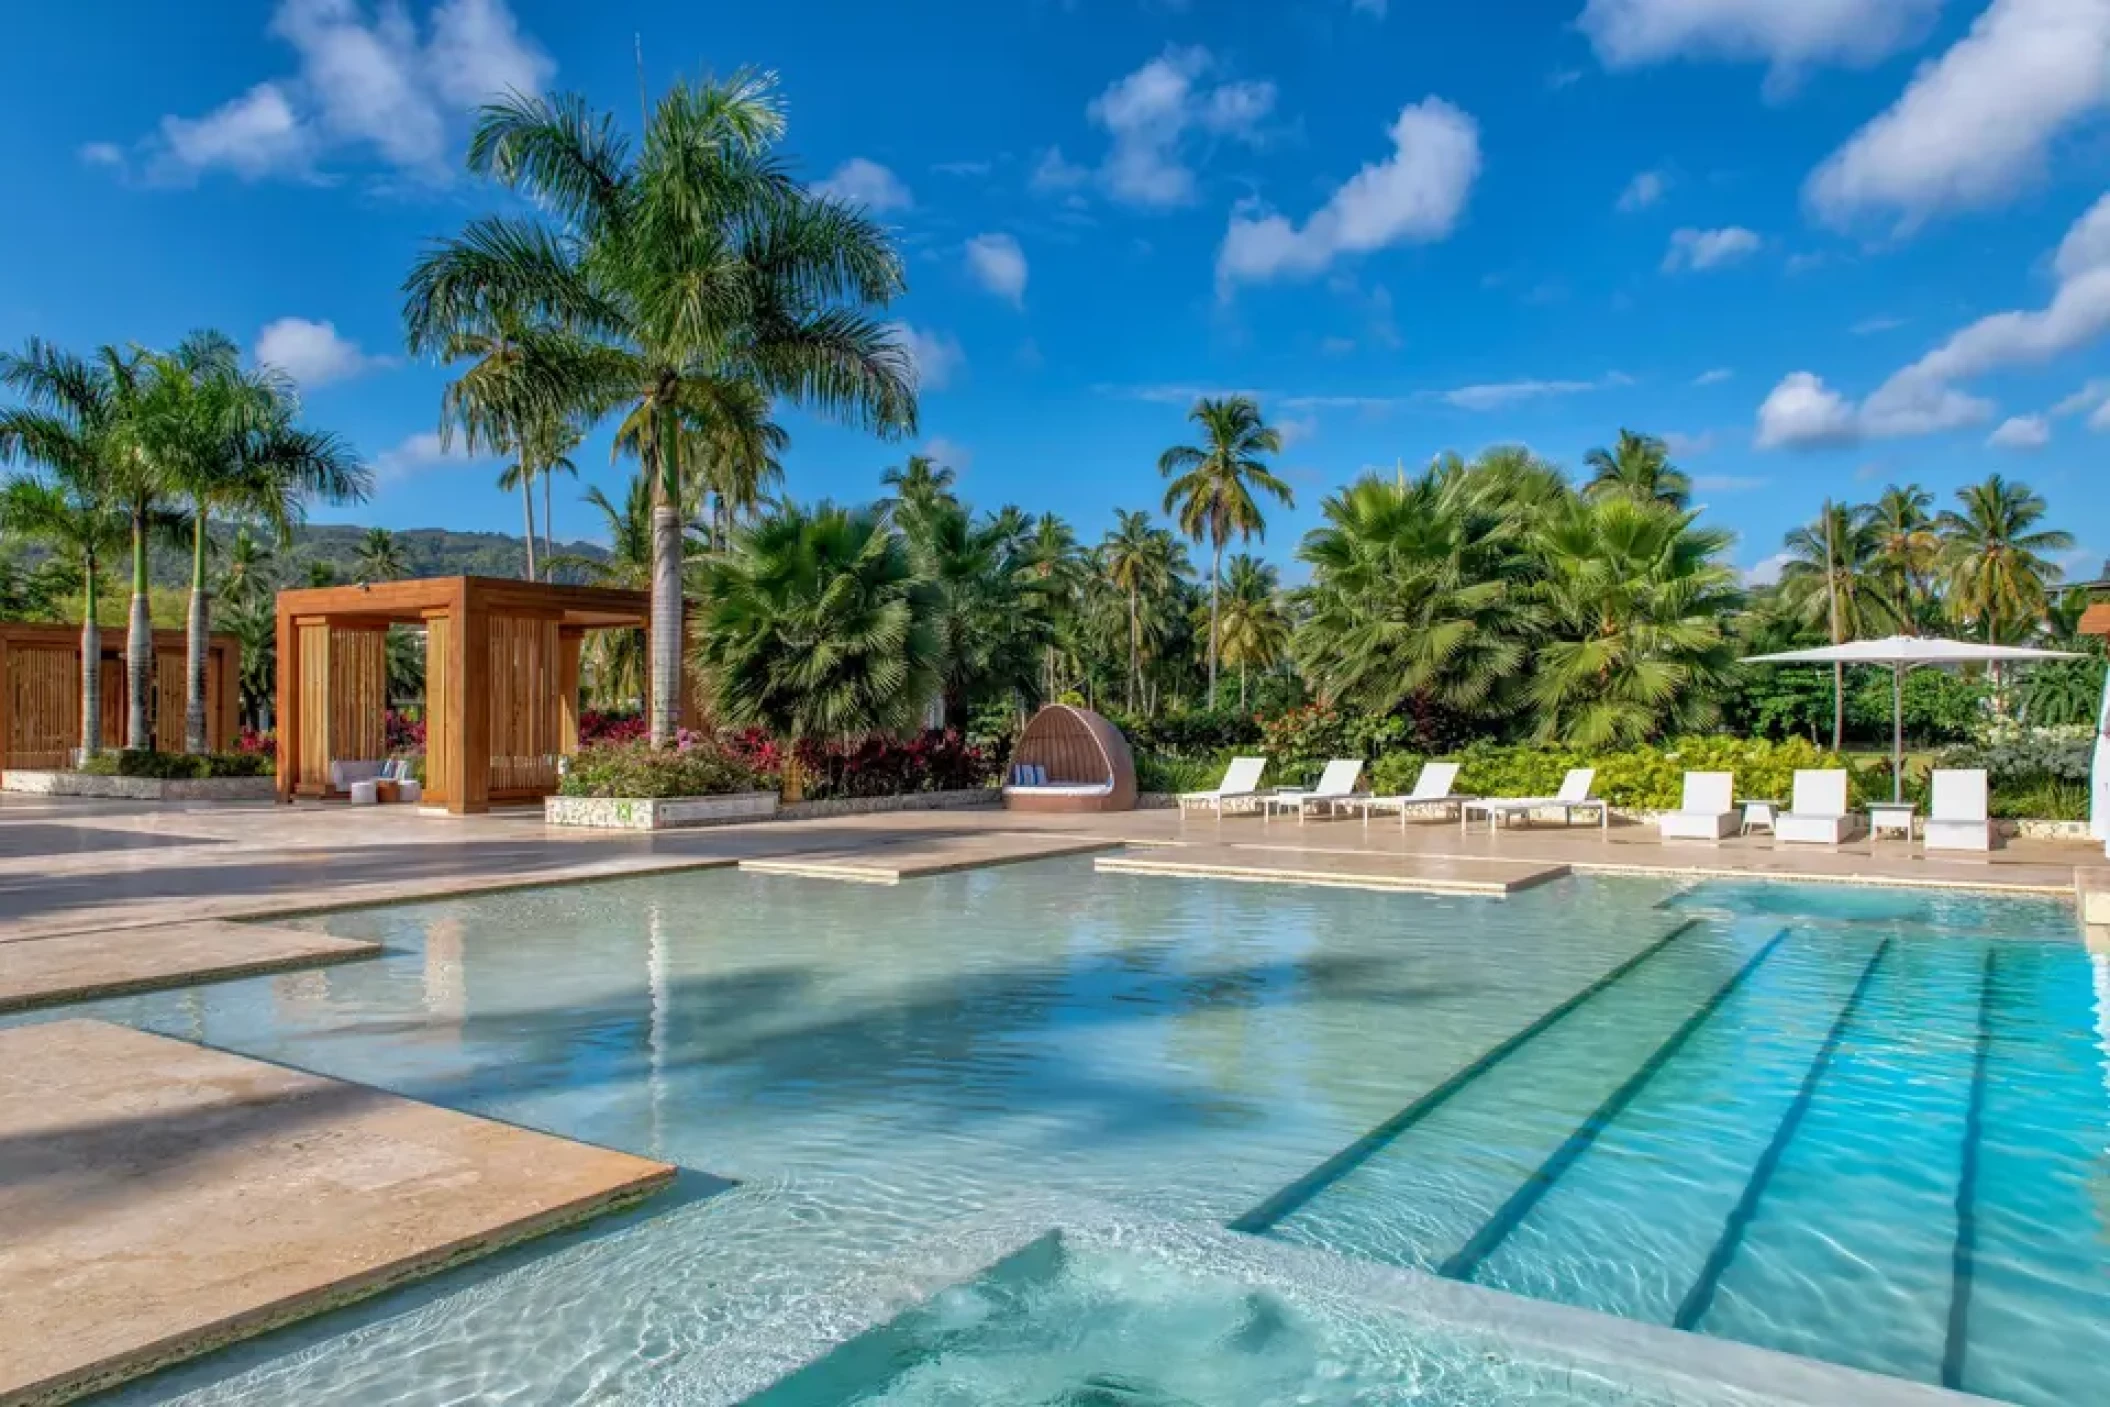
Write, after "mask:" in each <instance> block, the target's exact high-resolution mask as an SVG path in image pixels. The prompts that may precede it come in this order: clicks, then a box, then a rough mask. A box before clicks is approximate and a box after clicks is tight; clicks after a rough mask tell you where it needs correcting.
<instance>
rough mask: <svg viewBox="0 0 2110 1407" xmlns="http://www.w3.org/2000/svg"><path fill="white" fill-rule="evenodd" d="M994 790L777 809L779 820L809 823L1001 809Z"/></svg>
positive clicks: (796, 804)
mask: <svg viewBox="0 0 2110 1407" xmlns="http://www.w3.org/2000/svg"><path fill="white" fill-rule="evenodd" d="M1003 804H1004V794H1003V792H1002V791H1000V790H998V789H997V788H995V787H975V788H973V789H971V790H968V791H912V792H909V793H907V794H906V795H903V796H849V797H843V798H841V799H839V800H835V801H792V802H786V803H785V804H784V805H782V806H779V807H778V808H777V819H778V820H780V821H811V820H815V819H817V818H819V817H822V816H875V815H878V814H880V813H881V812H885V811H967V810H972V809H975V808H977V807H982V806H1001V805H1003Z"/></svg>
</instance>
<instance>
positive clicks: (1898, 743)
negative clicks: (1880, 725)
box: [1890, 664, 1905, 801]
mask: <svg viewBox="0 0 2110 1407" xmlns="http://www.w3.org/2000/svg"><path fill="white" fill-rule="evenodd" d="M1890 799H1891V800H1892V801H1903V800H1904V799H1905V666H1904V665H1903V664H1893V665H1891V666H1890Z"/></svg>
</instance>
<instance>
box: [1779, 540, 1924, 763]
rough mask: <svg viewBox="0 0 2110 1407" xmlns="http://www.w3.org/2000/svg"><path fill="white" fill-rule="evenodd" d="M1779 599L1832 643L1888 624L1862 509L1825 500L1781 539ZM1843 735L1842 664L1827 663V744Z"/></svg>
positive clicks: (1836, 746)
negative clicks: (1829, 720)
mask: <svg viewBox="0 0 2110 1407" xmlns="http://www.w3.org/2000/svg"><path fill="white" fill-rule="evenodd" d="M1782 546H1784V547H1785V548H1786V549H1787V557H1788V560H1787V562H1786V563H1785V564H1783V565H1782V567H1781V569H1780V589H1779V601H1780V605H1781V607H1782V609H1783V610H1785V611H1787V612H1788V613H1789V614H1790V615H1792V616H1794V617H1795V618H1796V619H1798V620H1800V621H1801V622H1802V623H1803V624H1804V625H1805V626H1808V627H1811V628H1814V629H1818V630H1822V631H1824V632H1825V633H1826V635H1827V636H1828V637H1829V638H1830V640H1831V643H1832V644H1834V645H1843V644H1845V643H1846V642H1847V641H1849V640H1858V639H1860V638H1862V636H1863V635H1864V634H1867V633H1870V632H1872V631H1874V630H1879V629H1882V628H1884V627H1886V626H1890V625H1894V624H1895V623H1896V622H1895V619H1894V617H1893V616H1892V615H1891V611H1890V604H1889V600H1888V598H1886V596H1885V595H1884V593H1883V591H1882V590H1881V588H1880V586H1879V584H1878V581H1877V575H1876V546H1877V538H1876V532H1875V529H1874V527H1873V526H1872V525H1871V522H1870V519H1869V516H1868V514H1867V513H1866V512H1865V511H1857V510H1855V509H1852V508H1849V507H1847V506H1846V505H1845V504H1843V503H1833V502H1831V501H1830V500H1827V501H1826V502H1825V505H1824V509H1823V511H1822V512H1820V513H1819V514H1818V515H1817V521H1815V522H1814V523H1808V524H1805V525H1804V526H1802V527H1799V528H1796V529H1794V530H1793V531H1791V532H1790V533H1788V535H1787V537H1786V538H1784V539H1783V540H1782ZM1845 741H1846V666H1845V665H1843V664H1834V665H1833V666H1832V749H1833V750H1834V751H1837V750H1838V749H1839V748H1840V747H1841V746H1842V745H1843V744H1844V743H1845Z"/></svg>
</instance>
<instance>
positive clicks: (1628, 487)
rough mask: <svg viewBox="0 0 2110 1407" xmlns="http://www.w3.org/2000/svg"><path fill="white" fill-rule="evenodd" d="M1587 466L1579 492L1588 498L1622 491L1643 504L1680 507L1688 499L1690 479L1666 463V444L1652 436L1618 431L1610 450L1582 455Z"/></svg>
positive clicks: (1668, 453)
mask: <svg viewBox="0 0 2110 1407" xmlns="http://www.w3.org/2000/svg"><path fill="white" fill-rule="evenodd" d="M1583 463H1584V464H1586V465H1588V466H1589V468H1590V479H1589V482H1587V483H1586V484H1584V485H1583V493H1584V494H1586V495H1588V496H1589V497H1591V498H1603V497H1605V496H1606V495H1608V494H1625V495H1626V496H1627V497H1629V498H1633V499H1637V500H1639V501H1640V502H1643V503H1660V504H1663V505H1664V506H1666V507H1669V508H1683V507H1685V506H1686V504H1688V503H1690V502H1691V501H1692V479H1691V478H1690V477H1689V476H1687V474H1686V473H1685V471H1684V470H1682V469H1680V468H1678V466H1677V465H1675V464H1673V463H1671V462H1670V446H1669V445H1668V444H1666V443H1664V442H1663V441H1662V440H1660V439H1658V438H1656V437H1655V436H1654V435H1637V434H1635V433H1634V432H1633V431H1632V430H1621V431H1620V432H1619V440H1618V442H1617V443H1616V444H1614V445H1613V446H1612V448H1611V449H1608V450H1606V449H1593V450H1591V451H1590V452H1589V453H1588V454H1586V455H1584V456H1583Z"/></svg>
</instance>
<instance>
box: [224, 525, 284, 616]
mask: <svg viewBox="0 0 2110 1407" xmlns="http://www.w3.org/2000/svg"><path fill="white" fill-rule="evenodd" d="M277 555H278V554H277V553H275V552H273V551H272V550H271V548H270V545H269V544H267V543H264V542H262V541H259V540H258V539H257V537H256V535H255V534H254V533H251V532H250V531H249V528H248V527H247V525H244V526H241V527H237V528H236V529H235V530H234V541H233V542H232V543H230V544H228V547H227V559H226V561H225V562H224V563H223V564H222V565H221V567H220V599H221V600H222V601H225V602H226V603H227V604H228V605H230V606H237V607H239V606H246V605H248V604H249V603H250V602H251V601H254V600H257V599H259V598H267V597H268V596H269V594H270V591H271V583H272V563H273V562H274V561H275V560H276V558H277Z"/></svg>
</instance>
